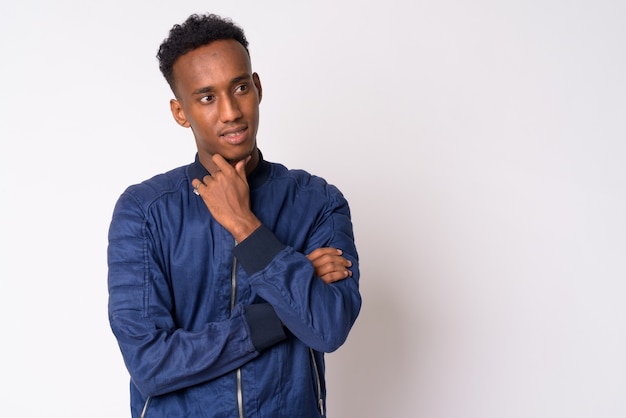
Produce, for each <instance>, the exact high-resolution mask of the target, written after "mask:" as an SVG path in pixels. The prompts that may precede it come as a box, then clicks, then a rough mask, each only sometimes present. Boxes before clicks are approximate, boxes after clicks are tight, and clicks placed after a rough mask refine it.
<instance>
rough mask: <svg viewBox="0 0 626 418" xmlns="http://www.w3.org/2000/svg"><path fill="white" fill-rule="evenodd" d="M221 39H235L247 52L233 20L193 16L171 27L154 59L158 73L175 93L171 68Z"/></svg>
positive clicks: (239, 29) (246, 47) (210, 16)
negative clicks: (157, 64)
mask: <svg viewBox="0 0 626 418" xmlns="http://www.w3.org/2000/svg"><path fill="white" fill-rule="evenodd" d="M220 39H234V40H236V41H237V42H239V43H240V44H241V45H243V47H244V48H245V49H246V52H248V55H249V54H250V51H248V40H247V39H246V35H245V34H244V31H243V29H241V28H240V27H239V26H237V25H236V24H235V23H233V21H232V20H230V19H228V18H224V17H221V16H218V15H216V14H205V15H198V14H192V15H191V16H189V17H188V18H187V20H185V21H184V22H183V23H182V24H180V25H178V24H176V25H174V26H173V27H172V29H171V30H170V33H169V36H168V37H167V38H166V39H165V40H164V41H163V43H161V46H160V47H159V52H158V53H157V58H158V60H159V69H160V70H161V73H163V76H164V77H165V80H167V83H168V84H169V85H170V88H171V89H172V91H174V73H173V67H174V63H175V62H176V60H177V59H178V58H179V57H180V56H181V55H184V54H186V53H187V52H189V51H192V50H194V49H196V48H199V47H201V46H204V45H207V44H209V43H211V42H213V41H217V40H220Z"/></svg>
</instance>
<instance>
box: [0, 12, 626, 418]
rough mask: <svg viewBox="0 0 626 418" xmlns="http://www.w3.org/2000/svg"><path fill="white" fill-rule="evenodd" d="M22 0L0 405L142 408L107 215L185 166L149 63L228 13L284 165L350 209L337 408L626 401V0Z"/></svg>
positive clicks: (11, 48)
mask: <svg viewBox="0 0 626 418" xmlns="http://www.w3.org/2000/svg"><path fill="white" fill-rule="evenodd" d="M6 3H7V2H4V3H3V4H2V6H0V48H1V49H0V52H1V56H2V61H1V62H2V65H1V69H0V74H1V75H2V77H1V80H2V88H1V91H0V97H1V98H2V99H1V100H0V141H1V144H2V148H1V150H0V170H1V172H2V177H1V181H0V192H1V193H2V196H3V198H2V202H3V204H2V207H3V212H2V213H3V215H2V218H1V220H0V222H1V224H0V228H1V233H0V240H1V241H2V251H1V257H2V283H3V286H2V291H1V292H0V318H1V321H2V322H1V323H2V330H3V333H2V346H3V350H2V355H1V356H0V374H1V375H2V378H1V380H0V382H1V385H2V387H1V388H0V415H2V416H21V417H35V416H45V417H59V418H68V417H85V416H90V417H107V418H110V417H122V416H127V415H128V406H127V404H128V394H127V385H128V383H127V374H126V371H125V369H124V367H123V363H122V359H121V355H120V354H119V351H118V349H117V345H116V343H115V341H114V338H113V335H112V334H111V332H110V330H109V327H108V320H107V314H106V301H107V294H106V245H107V242H106V234H107V229H108V223H109V220H110V215H111V211H112V209H113V205H114V203H115V201H116V199H117V197H118V196H119V194H120V193H121V192H122V190H123V189H124V188H125V187H126V186H127V185H129V184H131V183H135V182H138V181H140V180H143V179H145V178H147V177H149V176H152V175H153V174H156V173H158V172H162V171H165V170H167V169H169V168H173V167H175V166H179V165H182V164H186V163H187V162H189V161H191V159H192V158H193V153H194V144H193V140H192V138H191V136H190V133H189V131H187V130H184V129H181V128H179V127H178V126H177V125H176V124H175V123H174V122H173V120H172V119H171V117H170V115H169V110H168V100H169V98H170V93H169V91H168V89H167V86H166V84H165V82H164V81H163V80H162V78H161V75H160V74H159V72H158V68H157V63H156V59H155V58H154V55H155V53H156V49H157V47H158V45H159V43H160V42H161V40H162V39H163V38H164V37H165V36H166V35H167V31H168V30H169V28H170V27H171V25H173V24H174V23H178V22H181V21H182V20H184V19H185V18H186V17H187V15H188V14H190V13H192V12H205V11H213V12H217V13H221V14H224V15H227V16H231V17H233V18H234V20H235V21H237V22H239V23H240V24H241V25H242V26H243V27H244V28H245V29H246V32H247V35H248V37H249V39H250V42H251V53H252V56H253V66H254V67H255V69H256V70H257V71H258V72H259V73H260V75H261V78H262V81H263V83H264V89H265V90H264V94H265V96H264V100H263V103H262V122H261V127H260V132H259V142H260V145H261V148H262V150H263V152H264V154H265V156H266V158H268V159H269V160H273V161H281V162H283V163H285V164H287V165H289V166H291V167H294V168H295V167H298V168H305V169H308V170H309V171H311V172H313V173H316V174H320V175H322V176H324V177H326V178H327V179H328V180H329V181H331V182H332V183H334V184H336V185H338V186H339V187H340V188H341V189H342V190H343V191H344V193H345V195H346V196H347V197H348V199H349V200H350V202H351V206H352V210H353V215H354V224H355V232H356V234H357V241H358V245H359V248H360V254H361V258H362V262H361V263H362V264H361V268H362V291H363V298H364V308H363V311H362V314H361V316H360V318H359V320H358V322H357V324H356V326H355V328H354V331H353V333H352V335H351V337H350V339H349V341H348V343H347V344H346V345H345V346H344V347H342V348H341V349H340V350H339V351H337V352H336V353H333V354H331V355H329V356H328V376H327V378H328V385H329V390H330V393H329V400H328V403H329V410H330V416H332V417H339V418H353V417H359V418H369V417H372V418H380V417H427V418H527V417H533V418H538V417H541V418H543V417H545V418H554V417H568V418H578V417H580V418H582V417H589V418H591V417H593V418H597V417H602V418H607V417H624V416H626V397H625V396H624V393H626V362H625V358H626V355H625V353H626V334H625V332H626V325H625V321H624V319H625V318H626V305H625V304H624V303H622V300H623V295H624V292H625V291H626V281H625V279H626V257H625V253H626V217H625V216H624V215H625V210H626V163H625V157H626V142H625V140H626V122H625V121H626V117H625V116H626V99H625V98H626V80H625V78H624V74H626V56H625V52H626V25H625V24H624V22H625V21H626V3H624V2H622V1H618V0H613V1H611V0H596V1H591V0H580V1H575V2H572V1H565V0H543V1H539V0H529V1H524V2H499V1H475V2H465V1H460V0H443V1H415V2H409V1H405V2H402V1H399V0H390V1H383V2H377V3H371V4H368V3H366V2H362V1H344V2H337V1H333V2H330V1H318V2H310V3H307V4H300V2H288V1H284V2H277V1H264V2H257V1H246V2H243V1H240V2H206V1H203V2H201V1H186V2H185V1H181V2H151V1H150V2H149V1H134V2H133V1H124V2H122V1H118V0H111V1H108V2H93V3H92V2H84V1H82V2H80V1H59V2H54V3H53V2H45V1H43V0H22V1H20V2H12V3H11V4H6ZM207 7H212V9H210V10H207ZM8 412H10V414H9V413H8Z"/></svg>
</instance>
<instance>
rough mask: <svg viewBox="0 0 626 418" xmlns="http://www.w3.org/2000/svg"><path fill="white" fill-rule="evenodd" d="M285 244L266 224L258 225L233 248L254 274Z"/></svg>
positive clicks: (247, 269) (251, 273) (245, 268)
mask: <svg viewBox="0 0 626 418" xmlns="http://www.w3.org/2000/svg"><path fill="white" fill-rule="evenodd" d="M284 248H285V245H284V244H283V243H282V242H280V241H279V240H278V238H276V235H274V233H273V232H272V231H270V230H269V228H267V227H266V226H265V225H261V226H260V227H258V228H257V229H256V230H254V232H253V233H252V234H250V236H248V238H246V239H245V240H243V241H242V242H240V243H239V244H238V245H237V246H235V248H234V249H233V254H234V255H235V257H237V260H239V262H240V263H241V266H242V267H243V268H244V270H245V271H246V273H248V275H249V276H252V275H253V274H254V273H256V272H258V271H261V270H263V269H264V268H265V266H267V265H268V264H269V263H270V261H272V260H273V259H274V257H276V255H277V254H278V253H279V252H281V251H282V250H283V249H284Z"/></svg>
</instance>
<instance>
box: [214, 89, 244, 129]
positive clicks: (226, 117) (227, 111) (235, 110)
mask: <svg viewBox="0 0 626 418" xmlns="http://www.w3.org/2000/svg"><path fill="white" fill-rule="evenodd" d="M218 103H219V105H218V106H219V108H218V110H219V112H220V121H221V122H222V123H228V122H233V121H236V120H237V119H239V118H240V117H241V110H240V109H239V103H237V100H236V99H235V98H234V97H232V96H224V97H222V100H220V101H219V102H218Z"/></svg>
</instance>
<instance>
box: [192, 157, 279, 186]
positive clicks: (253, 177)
mask: <svg viewBox="0 0 626 418" xmlns="http://www.w3.org/2000/svg"><path fill="white" fill-rule="evenodd" d="M258 151H259V163H258V164H257V166H256V167H255V169H254V170H252V172H251V173H250V174H248V185H249V186H250V189H256V188H257V187H259V186H261V185H262V184H263V183H265V181H267V178H268V177H269V176H270V171H271V165H270V163H268V162H267V161H265V160H264V159H263V153H261V150H258ZM187 173H188V174H189V178H190V179H191V180H193V179H199V180H202V179H203V178H204V176H207V175H210V174H211V173H209V171H208V170H207V169H206V168H205V167H204V166H203V165H202V163H201V162H200V158H199V157H198V153H196V158H195V161H194V162H193V163H192V164H190V165H189V167H188V169H187Z"/></svg>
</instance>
